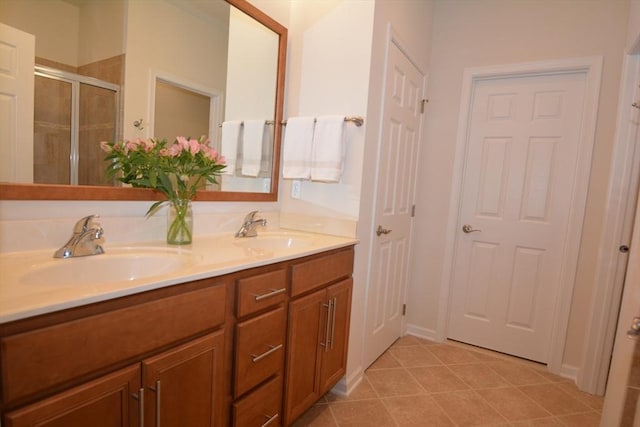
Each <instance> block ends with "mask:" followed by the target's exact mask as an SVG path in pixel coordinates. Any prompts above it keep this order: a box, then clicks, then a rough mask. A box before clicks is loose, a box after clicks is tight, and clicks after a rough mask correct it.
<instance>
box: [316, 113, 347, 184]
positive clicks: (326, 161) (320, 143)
mask: <svg viewBox="0 0 640 427" xmlns="http://www.w3.org/2000/svg"><path fill="white" fill-rule="evenodd" d="M344 118H345V116H321V117H318V118H317V120H316V126H315V131H314V133H313V147H312V152H311V180H312V181H324V182H339V181H340V178H341V177H342V158H343V155H344V144H343V141H342V139H343V138H342V134H343V129H344Z"/></svg>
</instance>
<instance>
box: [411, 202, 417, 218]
mask: <svg viewBox="0 0 640 427" xmlns="http://www.w3.org/2000/svg"><path fill="white" fill-rule="evenodd" d="M415 216H416V205H413V206H411V218H413V217H415Z"/></svg>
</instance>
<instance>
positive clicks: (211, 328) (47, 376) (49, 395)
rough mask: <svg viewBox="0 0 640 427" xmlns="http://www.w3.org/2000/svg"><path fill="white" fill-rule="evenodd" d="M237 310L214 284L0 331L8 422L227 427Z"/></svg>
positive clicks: (15, 425)
mask: <svg viewBox="0 0 640 427" xmlns="http://www.w3.org/2000/svg"><path fill="white" fill-rule="evenodd" d="M232 304H233V290H232V288H231V283H230V282H228V281H227V282H225V281H224V280H222V281H221V280H220V279H218V278H216V279H205V280H202V281H197V282H189V283H185V284H181V285H177V286H173V287H169V288H163V289H160V290H155V291H150V292H147V293H143V294H137V295H132V296H129V297H123V298H119V299H115V300H110V301H105V302H101V303H96V304H92V305H88V306H82V307H78V308H75V309H69V310H66V311H62V312H55V313H51V314H48V315H43V316H38V317H34V318H30V319H25V320H23V321H17V322H14V323H12V324H5V325H1V327H0V333H1V335H0V358H1V361H2V363H1V364H0V370H1V373H2V412H3V414H4V416H3V418H4V425H6V426H11V427H22V426H25V427H26V426H47V427H58V426H59V427H76V426H78V427H80V426H82V427H86V426H91V427H94V426H105V427H106V426H123V427H125V426H136V427H137V426H145V427H146V426H148V427H150V426H158V425H162V426H163V427H168V426H169V427H170V426H175V427H178V426H180V427H183V426H198V427H200V426H203V427H206V426H216V427H217V426H225V425H227V422H228V421H227V419H228V410H227V408H228V405H229V402H230V392H229V388H230V386H229V379H228V377H229V375H228V371H229V370H230V365H231V363H230V357H229V355H230V353H229V352H230V346H229V345H228V344H227V343H226V341H227V336H230V334H229V332H228V331H226V330H225V328H227V326H226V325H225V320H226V317H227V315H226V313H228V312H229V310H228V307H230V306H231V305H232ZM227 349H229V350H227Z"/></svg>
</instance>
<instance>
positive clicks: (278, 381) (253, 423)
mask: <svg viewBox="0 0 640 427" xmlns="http://www.w3.org/2000/svg"><path fill="white" fill-rule="evenodd" d="M281 406H282V376H280V375H278V376H277V377H275V378H273V379H272V380H271V381H269V382H268V383H266V384H265V385H263V386H262V387H260V388H258V389H257V390H255V391H254V392H253V393H251V394H249V395H248V396H247V397H245V398H243V399H241V400H239V401H238V402H236V403H234V404H233V426H234V427H262V426H265V427H267V426H269V427H276V426H281V425H282V414H281V413H280V408H281Z"/></svg>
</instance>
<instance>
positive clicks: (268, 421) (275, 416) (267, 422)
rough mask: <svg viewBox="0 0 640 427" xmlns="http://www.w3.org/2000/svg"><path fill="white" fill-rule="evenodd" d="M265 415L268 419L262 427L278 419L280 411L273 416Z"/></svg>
mask: <svg viewBox="0 0 640 427" xmlns="http://www.w3.org/2000/svg"><path fill="white" fill-rule="evenodd" d="M265 417H266V418H267V421H265V423H264V424H262V425H261V426H260V427H266V426H268V425H269V424H271V423H272V422H274V421H275V420H276V418H278V413H277V412H276V414H275V415H273V416H271V417H270V416H269V415H265Z"/></svg>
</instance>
